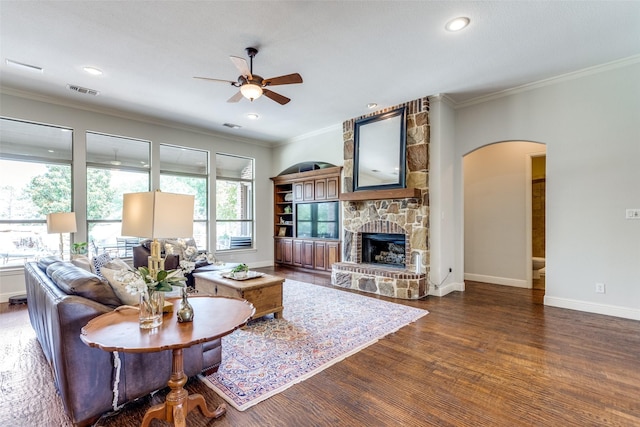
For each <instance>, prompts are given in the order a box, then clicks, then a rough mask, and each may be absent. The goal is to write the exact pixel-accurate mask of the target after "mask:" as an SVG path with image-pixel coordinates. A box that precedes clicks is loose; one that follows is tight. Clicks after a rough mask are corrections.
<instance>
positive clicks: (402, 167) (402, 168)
mask: <svg viewBox="0 0 640 427" xmlns="http://www.w3.org/2000/svg"><path fill="white" fill-rule="evenodd" d="M398 116H399V117H400V123H399V126H398V129H394V131H397V135H398V140H397V144H398V146H399V147H398V151H399V152H398V159H397V164H396V166H395V167H397V168H398V180H397V181H396V182H392V183H389V184H380V185H360V179H359V173H360V163H364V162H363V156H366V153H360V146H362V145H365V144H364V142H365V141H363V140H362V137H361V133H362V127H363V126H370V125H375V124H376V123H378V122H380V121H382V120H388V119H391V118H394V117H398ZM353 142H354V145H353V191H363V190H383V189H392V188H405V186H406V182H405V175H406V161H407V148H406V147H407V107H400V108H396V109H395V110H392V111H388V112H385V113H380V114H376V115H374V116H369V117H364V118H361V119H357V120H356V121H355V124H354V133H353ZM390 143H394V141H392V142H390Z"/></svg>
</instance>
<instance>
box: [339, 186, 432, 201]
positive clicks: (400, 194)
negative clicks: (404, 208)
mask: <svg viewBox="0 0 640 427" xmlns="http://www.w3.org/2000/svg"><path fill="white" fill-rule="evenodd" d="M420 197H421V191H420V189H419V188H394V189H391V190H364V191H354V192H351V193H341V194H340V201H342V202H344V201H363V200H384V199H411V198H420Z"/></svg>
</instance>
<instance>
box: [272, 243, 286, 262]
mask: <svg viewBox="0 0 640 427" xmlns="http://www.w3.org/2000/svg"><path fill="white" fill-rule="evenodd" d="M282 248H283V244H282V239H276V242H275V248H274V252H275V254H274V257H273V260H274V261H275V262H276V263H280V264H281V263H282V262H283V260H284V254H283V251H282Z"/></svg>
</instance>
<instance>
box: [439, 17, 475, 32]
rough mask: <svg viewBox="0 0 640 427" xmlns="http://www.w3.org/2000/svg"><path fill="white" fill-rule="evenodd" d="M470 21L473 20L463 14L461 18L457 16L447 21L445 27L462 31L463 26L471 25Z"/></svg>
mask: <svg viewBox="0 0 640 427" xmlns="http://www.w3.org/2000/svg"><path fill="white" fill-rule="evenodd" d="M469 22H471V20H470V19H469V18H467V17H466V16H461V17H459V18H455V19H452V20H451V21H449V22H447V25H445V26H444V28H445V29H446V30H447V31H460V30H462V29H463V28H465V27H466V26H467V25H469Z"/></svg>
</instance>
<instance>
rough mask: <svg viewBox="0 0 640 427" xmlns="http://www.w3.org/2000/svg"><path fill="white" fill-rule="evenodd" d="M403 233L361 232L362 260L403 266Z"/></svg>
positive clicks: (404, 242)
mask: <svg viewBox="0 0 640 427" xmlns="http://www.w3.org/2000/svg"><path fill="white" fill-rule="evenodd" d="M405 249H406V239H405V235H404V234H396V233H362V262H364V263H370V264H381V265H384V266H388V267H398V268H405V265H406V252H405Z"/></svg>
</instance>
